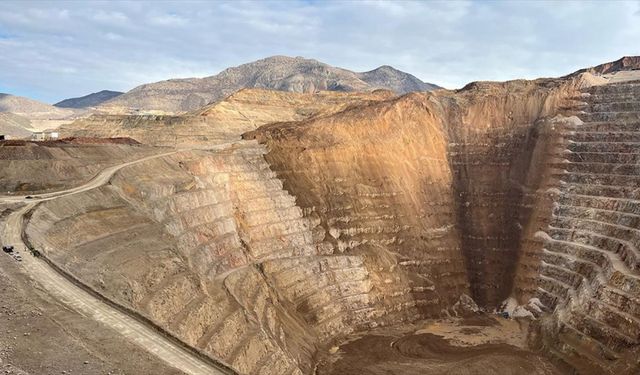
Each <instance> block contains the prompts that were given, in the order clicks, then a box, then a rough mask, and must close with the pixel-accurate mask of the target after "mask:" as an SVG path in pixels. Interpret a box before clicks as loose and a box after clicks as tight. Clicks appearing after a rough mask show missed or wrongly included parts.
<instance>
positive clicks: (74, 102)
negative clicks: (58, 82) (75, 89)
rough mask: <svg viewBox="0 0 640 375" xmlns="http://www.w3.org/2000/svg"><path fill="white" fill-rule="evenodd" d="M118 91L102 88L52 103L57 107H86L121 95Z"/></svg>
mask: <svg viewBox="0 0 640 375" xmlns="http://www.w3.org/2000/svg"><path fill="white" fill-rule="evenodd" d="M122 94H123V92H120V91H109V90H102V91H99V92H94V93H92V94H89V95H85V96H81V97H79V98H69V99H65V100H63V101H61V102H58V103H56V104H54V106H56V107H58V108H87V107H95V106H97V105H100V104H102V103H104V102H106V101H107V100H110V99H113V98H115V97H117V96H120V95H122Z"/></svg>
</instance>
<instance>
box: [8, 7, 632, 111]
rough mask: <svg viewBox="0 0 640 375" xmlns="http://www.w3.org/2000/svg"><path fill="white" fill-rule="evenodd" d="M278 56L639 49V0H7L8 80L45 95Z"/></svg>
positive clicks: (532, 74)
mask: <svg viewBox="0 0 640 375" xmlns="http://www.w3.org/2000/svg"><path fill="white" fill-rule="evenodd" d="M272 55H289V56H304V57H308V58H315V59H317V60H320V61H323V62H326V63H328V64H331V65H335V66H340V67H344V68H347V69H351V70H355V71H366V70H371V69H374V68H376V67H378V66H380V65H392V66H394V67H396V68H398V69H401V70H404V71H407V72H410V73H412V74H414V75H416V76H417V77H419V78H420V79H422V80H424V81H427V82H433V83H436V84H439V85H441V86H444V87H447V88H457V87H461V86H463V85H464V84H465V83H467V82H470V81H476V80H508V79H514V78H537V77H545V76H560V75H564V74H567V73H570V72H572V71H575V70H577V69H579V68H582V67H587V66H591V65H596V64H599V63H602V62H606V61H611V60H615V59H618V58H619V57H622V56H623V55H640V1H605V0H602V1H591V2H590V1H576V2H570V1H508V2H507V1H504V2H498V1H495V2H490V1H447V2H437V1H427V2H410V1H402V2H401V1H393V2H386V1H372V2H366V1H294V0H290V1H261V2H242V1H233V2H222V1H218V2H191V1H179V2H171V1H162V2H143V1H132V2H126V1H112V2H98V1H93V2H92V1H73V2H64V1H55V2H54V1H52V2H39V1H9V0H3V1H2V5H1V6H0V92H9V93H12V94H17V95H23V96H29V97H32V98H36V99H39V100H43V101H46V102H56V101H58V100H61V99H64V98H68V97H73V96H81V95H85V94H88V93H90V92H95V91H100V90H102V89H110V90H120V91H126V90H129V89H131V88H133V87H135V86H137V85H139V84H142V83H148V82H154V81H158V80H163V79H168V78H178V77H204V76H209V75H213V74H216V73H218V72H219V71H221V70H223V69H224V68H226V67H229V66H235V65H239V64H242V63H245V62H250V61H253V60H257V59H260V58H264V57H267V56H272Z"/></svg>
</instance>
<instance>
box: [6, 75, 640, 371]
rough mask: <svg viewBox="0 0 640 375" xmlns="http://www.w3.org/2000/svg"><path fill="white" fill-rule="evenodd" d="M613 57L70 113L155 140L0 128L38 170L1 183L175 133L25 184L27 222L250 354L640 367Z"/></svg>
mask: <svg viewBox="0 0 640 375" xmlns="http://www.w3.org/2000/svg"><path fill="white" fill-rule="evenodd" d="M610 65H611V67H610V68H606V69H605V70H606V73H604V70H603V73H604V74H600V73H598V72H588V71H584V72H582V73H577V74H573V75H570V76H567V77H563V78H557V79H539V80H533V81H527V80H516V81H510V82H475V83H471V84H469V85H467V86H466V87H464V88H463V89H461V90H457V91H448V90H437V91H434V92H420V93H409V94H406V95H402V96H397V95H394V94H392V93H390V92H388V91H375V92H348V93H342V92H326V91H323V92H318V93H291V92H284V91H269V90H264V89H245V90H240V91H239V92H236V93H234V94H232V95H229V96H228V97H226V98H225V99H224V100H220V101H218V102H216V103H213V104H211V105H208V106H205V107H203V108H201V109H199V110H197V111H193V112H191V113H189V114H186V115H175V116H115V115H111V116H105V115H94V116H92V117H90V118H88V119H83V120H81V121H76V122H74V123H73V124H71V125H69V126H66V127H64V128H63V131H64V132H66V133H67V134H70V135H76V136H98V137H106V136H130V137H132V138H134V139H135V140H137V141H140V142H142V143H144V144H145V145H144V146H134V145H117V146H116V145H109V144H108V145H99V146H98V145H96V146H89V145H83V146H82V147H79V146H78V145H75V146H73V147H72V146H71V145H67V146H65V147H60V146H61V145H60V144H58V143H56V144H52V145H46V144H38V145H32V144H20V145H19V147H21V148H20V149H12V150H9V149H7V148H6V147H8V146H9V145H11V144H10V143H9V144H7V143H5V144H4V146H2V147H0V150H3V149H4V150H5V151H4V154H5V159H7V161H8V162H6V164H5V165H8V166H11V169H10V171H13V172H11V173H10V176H8V178H7V180H9V181H12V180H19V179H20V178H21V177H20V172H22V171H25V170H34V171H36V172H39V171H42V170H44V169H45V168H48V172H49V173H48V174H47V175H46V177H39V176H40V175H41V174H40V173H33V176H31V177H29V178H30V179H31V180H32V181H31V184H33V186H30V185H24V186H23V187H22V188H19V187H16V186H14V185H11V184H7V186H6V187H5V189H7V190H13V191H16V190H19V191H21V192H22V193H23V194H27V193H28V192H29V191H31V190H34V191H43V190H47V189H53V188H64V187H65V186H70V185H73V184H74V183H75V182H76V181H82V180H86V179H87V176H90V175H91V174H93V173H95V171H96V169H99V168H100V167H101V165H103V164H105V163H107V160H110V158H111V157H113V160H112V162H116V163H117V162H122V161H124V160H126V159H131V158H135V157H138V156H140V155H143V154H144V155H147V154H148V153H153V152H156V153H157V152H159V151H160V150H159V148H158V147H157V146H158V145H163V146H171V147H172V149H174V150H175V152H172V153H171V154H166V155H165V154H162V155H161V156H159V157H156V158H153V159H144V161H141V162H139V163H136V164H131V165H129V164H126V165H124V166H123V167H122V168H121V169H119V170H118V171H117V172H116V173H115V174H114V175H113V176H110V177H109V178H108V179H105V181H106V182H105V183H104V184H100V185H96V186H94V188H92V189H81V190H77V191H72V192H69V193H68V194H65V195H63V196H60V197H59V198H55V197H54V198H51V199H49V198H47V200H43V201H41V202H39V204H38V205H37V206H35V205H34V209H33V211H32V214H31V215H30V216H29V217H28V218H25V224H24V225H25V232H24V236H25V237H26V238H28V239H29V240H30V241H31V243H32V244H33V246H34V247H35V248H36V249H38V251H40V252H41V253H42V256H44V257H45V258H46V259H48V261H49V262H52V264H55V265H56V267H60V268H61V269H62V270H64V272H66V273H69V274H71V275H73V278H75V279H77V280H78V282H82V283H84V285H85V286H86V287H87V288H91V289H92V290H94V291H98V292H99V293H101V294H102V295H104V296H106V297H107V298H109V299H111V301H113V302H114V303H116V304H119V305H121V306H124V307H125V308H127V309H132V310H135V311H136V312H137V313H139V314H141V315H142V316H144V317H145V318H146V319H149V320H151V321H152V322H153V323H154V324H157V325H158V326H160V327H162V328H163V329H165V330H166V331H167V332H169V333H170V334H171V335H174V336H175V337H177V338H178V339H179V340H182V342H184V343H185V344H187V345H190V346H192V347H194V348H197V349H198V350H200V351H201V353H204V355H207V356H210V357H211V358H215V359H216V360H218V361H220V362H222V363H224V364H227V365H228V366H230V367H231V368H232V369H233V370H234V371H236V372H237V373H239V374H313V373H318V374H336V375H338V374H340V375H345V374H354V375H355V374H361V373H363V372H367V373H372V374H416V375H417V374H424V373H436V374H448V373H454V374H485V373H492V374H498V375H511V374H514V373H521V372H526V373H531V374H536V375H557V374H576V373H579V374H586V375H600V374H607V375H614V374H615V375H634V374H637V373H638V372H639V371H640V367H639V364H638V362H637V355H638V354H639V353H640V345H639V344H640V273H638V269H639V264H640V255H639V254H640V252H639V251H638V246H640V234H639V232H638V229H637V226H638V225H637V224H638V218H639V217H640V216H638V213H639V212H640V211H639V210H640V206H639V205H638V199H639V198H640V196H639V195H638V189H637V184H638V168H637V162H638V152H637V146H638V143H639V142H640V137H639V136H638V121H640V107H638V97H639V94H640V83H639V82H640V75H633V74H630V72H631V73H633V71H629V70H626V68H624V67H622V68H614V67H613V66H615V65H616V64H615V63H611V64H610ZM623 65H625V64H623ZM625 66H628V64H627V65H625ZM383 70H385V69H383ZM378 77H380V76H378ZM378 79H383V78H376V80H378ZM303 87H304V85H303ZM314 87H315V86H314ZM178 96H180V95H177V96H176V97H178ZM14 146H15V144H14ZM53 146H55V147H57V148H55V147H53ZM152 146H155V147H152ZM100 147H102V148H100ZM164 150H166V149H164ZM16 151H18V152H16ZM15 155H22V156H21V157H17V156H15ZM90 155H92V157H91V158H89V157H88V156H90ZM158 155H159V154H158ZM21 159H23V160H21ZM90 159H91V160H90ZM89 160H90V162H87V161H89ZM69 166H70V167H71V168H68V167H69ZM34 168H35V169H34ZM76 169H79V170H80V171H81V172H82V173H72V171H75V170H76ZM42 175H44V174H42ZM29 178H27V179H29ZM59 179H61V180H62V181H63V184H62V185H63V186H60V185H57V184H59V183H58V180H59ZM3 180H4V179H3ZM25 199H26V198H25ZM36 199H37V198H36ZM494 312H500V314H499V315H497V314H495V313H494ZM505 314H506V317H505Z"/></svg>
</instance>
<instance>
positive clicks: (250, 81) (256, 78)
mask: <svg viewBox="0 0 640 375" xmlns="http://www.w3.org/2000/svg"><path fill="white" fill-rule="evenodd" d="M243 88H264V89H272V90H278V91H291V92H303V93H309V92H318V91H345V92H349V91H373V90H375V89H389V90H391V91H394V92H396V93H398V94H405V93H407V92H412V91H429V90H434V89H438V88H440V87H439V86H437V85H434V84H430V83H425V82H422V81H421V80H420V79H418V78H416V77H415V76H413V75H411V74H408V73H405V72H402V71H400V70H397V69H395V68H392V67H390V66H386V65H383V66H381V67H378V68H376V69H374V70H371V71H368V72H362V73H357V72H353V71H350V70H347V69H344V68H339V67H334V66H331V65H328V64H325V63H322V62H320V61H317V60H314V59H306V58H302V57H288V56H271V57H267V58H265V59H261V60H257V61H253V62H250V63H246V64H242V65H239V66H235V67H230V68H227V69H225V70H223V71H222V72H220V73H219V74H217V75H213V76H209V77H204V78H182V79H171V80H165V81H159V82H154V83H147V84H143V85H140V86H137V87H135V88H134V89H132V90H130V91H129V92H127V93H125V94H123V95H120V96H118V97H116V98H114V99H111V100H109V101H107V102H105V103H103V104H102V106H103V107H111V108H113V107H120V108H125V109H126V108H137V109H141V110H159V111H166V112H186V111H192V110H195V109H197V108H200V107H203V106H205V105H207V104H209V103H212V102H215V101H217V100H220V99H222V98H224V97H226V96H228V95H230V94H232V93H233V92H236V91H238V90H240V89H243Z"/></svg>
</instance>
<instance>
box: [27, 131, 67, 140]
mask: <svg viewBox="0 0 640 375" xmlns="http://www.w3.org/2000/svg"><path fill="white" fill-rule="evenodd" d="M59 136H60V135H59V134H58V132H54V131H50V130H45V131H43V132H34V133H33V134H31V139H33V140H34V141H48V140H52V139H58V137H59Z"/></svg>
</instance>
